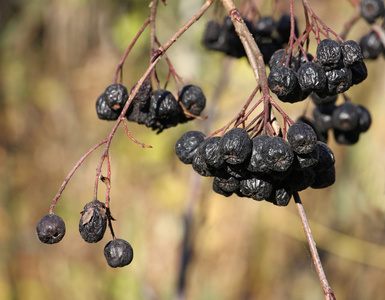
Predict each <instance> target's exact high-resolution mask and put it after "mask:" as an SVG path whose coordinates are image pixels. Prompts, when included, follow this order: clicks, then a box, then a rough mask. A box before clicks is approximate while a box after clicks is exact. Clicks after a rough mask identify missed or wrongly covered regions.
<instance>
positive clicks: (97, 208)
mask: <svg viewBox="0 0 385 300" xmlns="http://www.w3.org/2000/svg"><path fill="white" fill-rule="evenodd" d="M80 214H81V217H80V221H79V232H80V235H81V237H82V238H83V240H85V241H86V242H87V243H97V242H99V241H100V240H101V239H102V238H103V236H104V233H105V232H106V228H107V213H106V207H105V205H104V203H102V202H100V201H98V200H96V199H95V200H93V201H91V202H89V203H87V204H86V205H85V206H84V209H83V211H82V212H81V213H80Z"/></svg>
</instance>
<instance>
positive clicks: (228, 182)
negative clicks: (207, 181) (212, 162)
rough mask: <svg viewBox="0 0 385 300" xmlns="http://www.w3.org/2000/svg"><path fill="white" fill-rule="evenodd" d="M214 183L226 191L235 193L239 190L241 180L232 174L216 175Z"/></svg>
mask: <svg viewBox="0 0 385 300" xmlns="http://www.w3.org/2000/svg"><path fill="white" fill-rule="evenodd" d="M213 184H215V185H216V186H217V187H218V188H220V189H221V190H222V191H224V192H226V193H234V192H236V191H237V190H239V180H238V179H237V178H234V177H232V176H229V175H227V176H216V177H215V178H214V181H213Z"/></svg>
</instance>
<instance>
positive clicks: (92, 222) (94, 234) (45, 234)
mask: <svg viewBox="0 0 385 300" xmlns="http://www.w3.org/2000/svg"><path fill="white" fill-rule="evenodd" d="M109 220H112V217H111V216H110V215H109V213H108V211H107V209H106V207H105V205H104V204H103V203H102V202H100V201H98V200H93V201H91V202H89V203H87V204H86V205H85V206H84V210H83V211H82V212H81V217H80V221H79V232H80V235H81V237H82V238H83V240H84V241H86V242H87V243H97V242H99V241H100V240H101V239H102V238H103V237H104V233H105V232H106V228H107V222H108V221H109ZM36 233H37V236H38V238H39V239H40V241H42V242H43V243H45V244H56V243H58V242H60V241H61V240H62V238H63V237H64V234H65V223H64V221H63V219H62V218H61V217H59V216H58V215H55V214H48V215H45V216H44V217H43V218H42V219H41V220H40V221H39V222H38V224H37V226H36ZM104 256H105V258H106V260H107V263H108V265H109V266H110V267H112V268H117V267H124V266H126V265H128V264H130V263H131V261H132V259H133V256H134V253H133V249H132V247H131V245H130V244H129V243H128V242H127V241H125V240H123V239H116V238H114V239H113V240H111V241H109V242H108V243H107V245H106V246H105V247H104Z"/></svg>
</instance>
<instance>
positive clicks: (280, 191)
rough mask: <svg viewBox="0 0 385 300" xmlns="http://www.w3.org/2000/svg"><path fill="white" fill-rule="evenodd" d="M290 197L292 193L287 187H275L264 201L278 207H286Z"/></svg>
mask: <svg viewBox="0 0 385 300" xmlns="http://www.w3.org/2000/svg"><path fill="white" fill-rule="evenodd" d="M292 195H293V192H292V190H291V189H290V188H289V187H286V186H277V187H276V188H275V190H273V192H272V193H271V195H270V197H269V198H268V199H266V200H267V201H269V202H271V203H273V204H275V205H278V206H287V205H288V204H289V202H290V199H291V196H292Z"/></svg>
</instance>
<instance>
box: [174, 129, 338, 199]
mask: <svg viewBox="0 0 385 300" xmlns="http://www.w3.org/2000/svg"><path fill="white" fill-rule="evenodd" d="M175 152H176V154H177V156H178V158H179V159H180V160H181V161H182V162H183V163H185V164H191V165H192V167H193V169H194V170H195V171H196V172H197V173H198V174H200V175H201V176H211V177H214V180H213V190H214V191H215V192H216V193H219V194H221V195H224V196H226V197H228V196H230V195H232V194H236V195H238V196H240V197H249V198H252V199H254V200H258V201H261V200H266V201H269V202H272V203H274V204H275V205H279V206H286V205H287V204H288V203H289V201H290V199H291V196H292V193H293V192H295V191H301V190H304V189H306V188H308V187H312V188H325V187H328V186H330V185H332V184H333V183H334V181H335V169H334V163H335V159H334V154H333V152H332V150H331V149H330V148H329V146H327V145H326V144H325V143H323V142H320V141H317V135H316V133H315V132H314V130H313V129H312V127H311V126H309V125H308V124H306V123H303V122H298V123H295V124H293V125H292V126H291V127H290V128H289V130H288V132H287V141H286V140H285V139H283V138H282V137H278V136H275V137H270V136H267V135H259V136H256V137H254V138H252V139H250V136H249V135H248V133H247V132H246V130H244V129H242V128H234V129H231V130H229V131H228V132H226V133H225V134H224V135H223V136H222V137H218V136H214V137H210V138H205V135H204V134H203V133H202V132H199V131H189V132H186V133H185V134H184V135H182V136H181V137H180V139H179V140H178V141H177V142H176V144H175Z"/></svg>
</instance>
